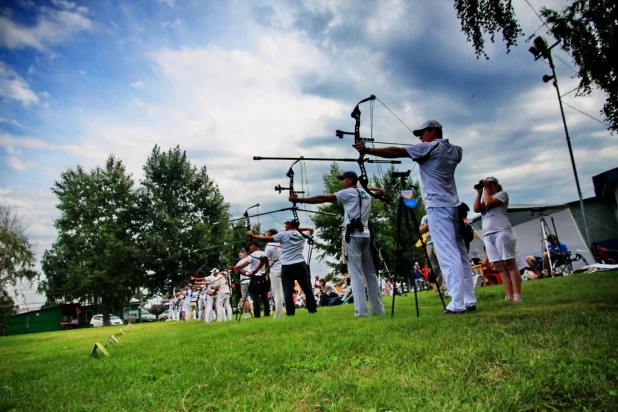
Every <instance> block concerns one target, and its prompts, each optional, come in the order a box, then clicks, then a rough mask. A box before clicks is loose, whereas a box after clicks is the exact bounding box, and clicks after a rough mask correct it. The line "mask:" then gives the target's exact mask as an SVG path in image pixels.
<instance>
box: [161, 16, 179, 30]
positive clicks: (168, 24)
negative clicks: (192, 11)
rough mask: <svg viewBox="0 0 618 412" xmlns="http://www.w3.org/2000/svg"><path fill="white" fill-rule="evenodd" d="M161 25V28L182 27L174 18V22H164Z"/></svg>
mask: <svg viewBox="0 0 618 412" xmlns="http://www.w3.org/2000/svg"><path fill="white" fill-rule="evenodd" d="M161 25H162V26H163V28H171V29H179V28H180V27H182V20H180V19H179V18H176V19H175V20H174V21H164V22H163V23H162V24H161Z"/></svg>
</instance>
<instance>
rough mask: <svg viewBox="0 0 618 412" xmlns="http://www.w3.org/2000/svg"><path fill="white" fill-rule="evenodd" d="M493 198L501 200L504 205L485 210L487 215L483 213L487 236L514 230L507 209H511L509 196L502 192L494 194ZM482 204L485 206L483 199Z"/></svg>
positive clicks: (484, 231)
mask: <svg viewBox="0 0 618 412" xmlns="http://www.w3.org/2000/svg"><path fill="white" fill-rule="evenodd" d="M493 197H495V198H496V199H498V200H501V201H502V204H501V205H500V206H495V207H492V208H491V209H489V210H485V213H481V216H482V217H483V234H485V235H488V234H491V233H496V232H502V231H504V230H511V229H512V228H511V222H510V220H509V216H508V214H507V209H508V208H509V194H508V193H506V192H505V191H502V192H498V193H496V194H494V195H493ZM481 204H482V205H483V206H484V203H483V199H481Z"/></svg>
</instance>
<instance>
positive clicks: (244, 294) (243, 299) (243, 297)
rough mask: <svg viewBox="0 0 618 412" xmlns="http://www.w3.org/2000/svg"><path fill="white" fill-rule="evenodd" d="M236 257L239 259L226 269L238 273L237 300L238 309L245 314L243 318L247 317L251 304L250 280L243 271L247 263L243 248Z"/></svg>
mask: <svg viewBox="0 0 618 412" xmlns="http://www.w3.org/2000/svg"><path fill="white" fill-rule="evenodd" d="M238 257H239V258H240V260H239V261H238V262H237V263H236V266H228V269H229V270H233V271H235V272H237V273H239V274H240V276H239V284H240V300H239V301H238V310H239V311H240V310H242V311H243V313H244V314H245V319H247V318H248V317H249V314H250V313H251V304H250V303H249V283H250V282H251V277H249V276H247V275H246V272H245V268H246V266H248V265H249V255H248V253H247V251H246V250H245V249H241V251H240V253H239V254H238Z"/></svg>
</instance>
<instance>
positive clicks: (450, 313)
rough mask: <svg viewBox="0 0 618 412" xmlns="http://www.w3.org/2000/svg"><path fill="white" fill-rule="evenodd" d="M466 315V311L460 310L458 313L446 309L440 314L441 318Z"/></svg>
mask: <svg viewBox="0 0 618 412" xmlns="http://www.w3.org/2000/svg"><path fill="white" fill-rule="evenodd" d="M465 313H466V311H465V310H460V311H457V312H454V311H452V310H448V309H446V310H445V311H444V312H442V313H440V316H446V315H464V314H465Z"/></svg>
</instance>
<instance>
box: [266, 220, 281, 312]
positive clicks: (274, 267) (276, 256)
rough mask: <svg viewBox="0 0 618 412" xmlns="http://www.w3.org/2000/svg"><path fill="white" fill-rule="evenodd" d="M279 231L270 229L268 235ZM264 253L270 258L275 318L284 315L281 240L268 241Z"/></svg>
mask: <svg viewBox="0 0 618 412" xmlns="http://www.w3.org/2000/svg"><path fill="white" fill-rule="evenodd" d="M277 233H279V231H278V230H277V229H269V230H268V231H267V232H266V236H274V235H276V234H277ZM264 254H265V255H266V257H267V258H268V265H269V270H270V286H271V288H272V292H273V299H274V301H275V318H281V317H283V286H282V284H281V244H280V243H279V242H268V243H267V244H266V249H264Z"/></svg>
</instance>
